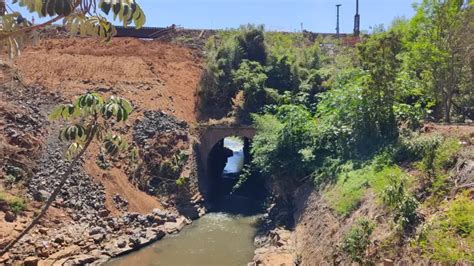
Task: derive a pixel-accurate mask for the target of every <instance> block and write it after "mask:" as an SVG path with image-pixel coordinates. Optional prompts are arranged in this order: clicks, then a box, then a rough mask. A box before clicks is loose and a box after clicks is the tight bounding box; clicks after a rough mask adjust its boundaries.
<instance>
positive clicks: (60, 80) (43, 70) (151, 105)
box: [15, 38, 202, 122]
mask: <svg viewBox="0 0 474 266" xmlns="http://www.w3.org/2000/svg"><path fill="white" fill-rule="evenodd" d="M15 63H16V67H17V68H18V71H19V73H20V74H21V76H22V78H23V80H24V82H25V84H26V85H27V86H32V85H39V86H42V87H44V89H45V90H47V91H49V92H54V93H59V94H61V96H63V98H65V99H71V98H73V97H74V96H77V95H79V94H81V93H84V92H86V91H88V90H92V89H96V88H99V91H100V92H103V93H106V94H117V95H120V96H122V97H124V98H127V99H129V100H131V101H132V103H133V104H134V105H135V106H136V107H137V111H138V112H142V111H144V110H162V111H164V112H166V113H169V114H173V115H175V116H176V117H178V118H179V119H182V120H185V121H188V122H194V121H195V120H196V118H195V112H194V111H195V102H196V101H195V98H196V90H197V87H198V84H199V80H200V76H201V72H202V66H201V64H202V59H201V58H200V57H199V55H198V54H197V53H196V52H195V51H194V50H191V49H188V48H185V47H182V46H179V45H173V44H167V43H161V42H157V41H144V40H138V39H131V38H114V39H113V40H112V41H111V42H110V43H102V42H100V41H99V40H96V39H48V40H43V41H41V42H40V44H39V45H38V46H37V47H33V48H27V49H26V50H25V51H24V52H23V54H22V56H20V57H18V58H17V60H16V62H15Z"/></svg>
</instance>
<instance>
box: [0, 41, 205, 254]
mask: <svg viewBox="0 0 474 266" xmlns="http://www.w3.org/2000/svg"><path fill="white" fill-rule="evenodd" d="M201 63H202V62H201V58H200V57H199V55H197V54H195V51H193V50H191V49H188V48H185V47H182V46H179V45H173V44H166V43H160V42H156V41H141V40H137V39H127V38H115V39H113V41H112V42H111V43H100V42H99V41H97V40H95V39H60V40H56V39H49V40H43V41H42V42H41V43H40V44H39V46H37V47H35V48H28V49H26V50H25V51H24V52H23V54H22V56H21V57H19V58H17V59H16V61H15V62H14V67H13V68H9V67H8V68H6V69H2V73H1V74H2V77H1V84H2V88H1V91H0V92H1V98H0V114H1V116H0V128H1V129H2V132H3V133H2V134H0V148H1V149H0V155H1V158H0V163H1V165H0V170H1V171H0V174H1V176H0V188H1V192H2V193H3V194H11V196H12V197H13V196H20V197H22V198H29V199H28V200H27V205H26V210H25V211H23V212H22V213H20V214H19V215H16V217H14V215H13V214H12V213H11V211H10V210H8V207H7V208H6V210H5V212H3V211H4V210H3V209H1V210H2V212H0V214H2V216H5V217H4V219H0V235H1V239H2V241H1V242H0V246H2V245H4V244H5V243H6V242H8V240H9V239H11V237H13V236H14V235H16V234H18V232H20V231H21V230H22V229H23V228H24V227H25V226H26V225H27V222H28V221H29V220H30V219H31V216H32V215H33V214H34V212H35V211H36V210H37V209H38V208H39V207H40V206H41V203H40V202H36V201H34V200H33V198H35V196H38V199H39V200H40V199H41V198H43V199H44V198H46V197H47V196H48V195H49V193H50V192H51V190H52V189H53V187H54V186H53V185H54V184H55V182H57V178H58V177H59V174H58V173H60V172H61V171H62V169H63V168H64V166H65V163H64V162H63V152H64V147H63V146H62V145H61V144H60V143H59V141H58V140H57V137H56V136H57V132H58V129H59V127H58V125H57V124H55V123H49V122H48V119H47V118H46V116H47V114H48V113H49V112H50V111H51V108H52V107H53V106H54V105H56V104H58V103H65V102H67V101H70V100H73V99H74V97H75V96H78V95H81V94H84V93H85V92H87V91H98V92H100V93H102V94H104V96H108V95H119V96H121V97H124V98H127V99H129V100H130V101H131V102H132V104H133V106H134V113H133V114H132V115H131V116H130V119H129V120H128V121H127V122H126V124H125V126H123V127H122V128H120V131H121V132H122V133H125V132H126V135H127V137H128V139H129V140H132V133H133V131H134V129H133V127H134V125H136V124H137V123H138V122H139V121H141V120H142V119H143V115H144V113H145V112H146V111H150V110H156V111H162V112H163V113H167V114H170V115H173V116H176V117H177V118H178V119H179V120H183V121H185V122H187V123H190V124H192V123H194V122H196V117H195V102H196V101H195V98H196V91H197V87H198V83H199V80H200V76H201V71H202V68H201ZM97 154H98V147H97V146H91V149H90V151H89V152H88V153H87V154H86V156H84V161H83V163H82V167H80V166H78V167H76V168H77V171H75V172H76V173H75V175H77V176H75V178H71V180H70V182H69V183H68V189H65V190H63V191H62V192H61V196H60V197H59V199H58V200H57V202H56V203H55V204H54V206H55V207H53V208H52V209H51V210H50V211H49V212H48V217H47V218H46V219H45V220H44V221H43V222H42V223H41V226H39V227H38V228H37V229H35V230H34V232H33V235H32V237H29V238H28V237H27V238H25V239H24V241H21V243H19V245H17V247H16V249H15V250H13V251H12V253H11V254H10V255H11V256H10V257H9V256H8V254H7V256H6V257H4V258H2V261H1V262H5V261H10V262H11V261H15V260H18V259H21V258H24V257H25V256H28V255H34V256H40V257H41V259H44V258H47V257H48V256H49V257H50V256H52V255H51V254H52V253H54V252H57V251H63V250H65V251H64V252H66V251H68V250H69V248H70V247H71V245H73V246H74V247H75V249H74V250H73V252H70V254H68V256H71V255H74V254H80V253H81V252H84V251H87V250H89V251H90V252H93V251H94V250H95V251H98V250H101V249H102V250H103V249H104V248H107V245H109V247H108V248H113V249H116V248H117V247H118V248H119V249H121V250H122V249H124V248H125V249H130V248H136V247H137V246H139V245H141V244H140V243H142V244H143V243H145V242H146V241H150V240H153V239H155V237H156V236H157V235H160V236H161V235H162V232H163V231H166V232H168V231H169V232H172V231H174V230H175V229H176V228H175V224H168V226H167V228H166V226H165V228H164V229H163V228H161V229H160V228H158V229H157V228H155V227H154V226H157V224H158V225H159V224H160V223H163V222H171V223H176V226H177V228H178V229H177V230H179V229H180V226H181V225H179V226H178V224H179V223H180V224H182V223H183V221H184V220H183V219H181V218H179V219H178V222H179V223H177V222H176V221H175V220H176V216H175V214H172V213H171V212H170V213H168V212H166V213H161V212H160V211H158V212H156V209H155V208H161V207H162V206H163V204H161V202H160V200H159V199H158V198H156V197H153V196H150V195H149V194H147V193H145V192H143V191H141V190H139V189H138V188H137V187H136V186H134V185H133V184H132V183H131V181H130V180H129V178H130V175H129V174H130V173H129V172H127V166H126V163H120V162H114V163H112V164H111V165H110V166H109V167H107V168H106V169H102V168H101V167H99V165H98V163H97V160H98V157H97V156H96V155H97ZM12 165H13V166H15V167H17V168H19V169H21V170H22V171H25V173H22V175H23V174H24V176H25V179H23V180H21V181H19V183H18V184H13V188H11V185H10V188H8V187H6V186H5V184H6V183H5V182H6V175H5V171H6V170H7V169H10V168H11V166H12ZM13 169H16V168H13ZM7 196H8V197H10V195H7ZM2 202H3V199H2V200H0V203H2ZM2 206H3V205H2ZM3 207H5V206H3ZM3 207H2V208H3ZM152 210H154V211H155V212H153V213H152ZM7 212H8V215H9V216H11V217H10V218H9V219H8V220H10V221H7V218H6V215H7ZM142 214H147V215H142ZM170 215H171V216H170ZM157 217H158V218H157ZM160 217H161V218H160ZM170 217H171V218H170ZM147 219H148V220H147ZM11 220H13V221H11ZM93 226H96V227H97V226H98V227H102V228H103V230H101V231H100V234H99V236H100V237H96V238H97V239H95V240H94V237H95V236H97V234H96V231H97V230H95V231H94V230H92V229H94V228H93ZM13 228H14V229H15V230H12V229H13ZM57 228H60V231H55V229H57ZM70 228H82V231H84V230H86V231H88V230H89V229H90V228H92V229H91V230H90V232H89V234H90V236H88V234H87V233H86V234H83V233H81V232H79V231H78V232H79V233H78V232H76V231H77V230H76V231H74V230H72V229H71V230H72V231H71V230H69V229H70ZM149 229H150V230H151V229H153V230H155V231H153V232H152V231H150V234H149V235H140V234H139V233H140V232H144V231H146V230H148V231H149ZM61 230H62V231H61ZM134 230H136V231H137V233H136V234H135V233H133V234H132V235H131V236H130V237H125V238H123V237H122V238H121V240H120V241H121V242H120V243H114V241H115V239H118V238H119V237H120V236H126V235H130V232H131V231H134ZM63 231H64V232H63ZM73 231H74V232H76V233H71V232H73ZM147 234H148V233H147ZM58 235H59V236H60V237H61V239H59V240H57V239H56V238H57V236H58ZM55 239H56V240H57V241H56V240H55ZM109 240H110V241H109ZM91 241H92V242H91ZM76 242H77V243H76ZM77 246H78V247H77ZM124 246H125V247H124ZM121 250H118V251H117V252H122V251H121ZM114 252H115V251H114ZM112 253H113V252H112ZM112 253H111V254H110V255H111V256H113V254H112Z"/></svg>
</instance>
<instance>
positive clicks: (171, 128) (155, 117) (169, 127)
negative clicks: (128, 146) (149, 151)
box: [133, 111, 188, 149]
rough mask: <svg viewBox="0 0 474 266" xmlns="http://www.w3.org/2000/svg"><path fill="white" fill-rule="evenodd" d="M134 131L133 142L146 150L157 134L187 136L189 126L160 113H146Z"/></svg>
mask: <svg viewBox="0 0 474 266" xmlns="http://www.w3.org/2000/svg"><path fill="white" fill-rule="evenodd" d="M133 130H134V131H133V140H134V141H135V142H136V143H137V144H139V145H140V146H143V147H144V148H145V149H146V148H148V147H147V146H146V143H147V140H148V139H153V138H154V137H155V136H156V135H157V134H161V133H173V135H176V136H181V135H187V130H188V125H187V124H186V122H184V121H179V120H177V119H176V118H175V117H174V116H172V115H168V114H165V113H163V112H160V111H145V113H144V117H143V119H141V120H140V121H138V122H137V123H136V124H135V126H134V127H133Z"/></svg>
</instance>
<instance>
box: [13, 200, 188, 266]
mask: <svg viewBox="0 0 474 266" xmlns="http://www.w3.org/2000/svg"><path fill="white" fill-rule="evenodd" d="M189 223H191V221H190V220H188V219H186V218H184V217H183V216H179V215H177V214H176V213H173V212H169V211H164V210H161V209H155V210H153V212H151V213H149V214H147V215H142V214H139V213H133V212H129V213H125V214H124V215H122V216H121V217H118V218H116V217H104V218H101V219H98V220H97V221H96V222H95V223H94V225H92V224H90V223H84V222H74V221H72V222H66V223H64V224H62V225H61V226H58V227H57V228H59V229H55V230H51V229H48V228H45V227H39V228H37V229H35V230H33V233H31V234H29V235H28V236H26V237H24V238H23V239H22V240H21V241H20V242H19V245H18V247H17V248H15V249H14V250H13V251H12V254H11V255H10V258H11V259H13V260H16V261H18V260H25V259H26V260H29V261H36V262H38V261H41V262H43V263H45V264H46V265H52V264H55V265H56V264H57V265H83V263H80V261H82V260H86V261H87V263H94V264H101V263H103V262H105V261H107V260H109V259H110V258H112V257H116V256H119V255H122V254H126V253H128V252H131V251H133V250H136V249H138V248H141V247H143V246H145V245H147V244H149V243H151V242H153V241H156V240H159V239H161V238H163V237H164V236H165V235H166V234H173V233H177V232H179V231H180V230H181V229H182V228H183V227H184V226H185V225H186V224H189ZM78 260H79V261H78Z"/></svg>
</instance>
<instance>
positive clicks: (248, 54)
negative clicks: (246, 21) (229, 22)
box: [236, 25, 267, 66]
mask: <svg viewBox="0 0 474 266" xmlns="http://www.w3.org/2000/svg"><path fill="white" fill-rule="evenodd" d="M236 41H237V45H238V49H239V52H241V53H242V58H243V59H247V60H249V61H255V62H258V63H260V64H261V65H263V66H264V65H266V63H267V49H266V44H265V33H264V28H263V25H261V26H253V25H247V26H242V27H240V33H239V35H237V37H236Z"/></svg>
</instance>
